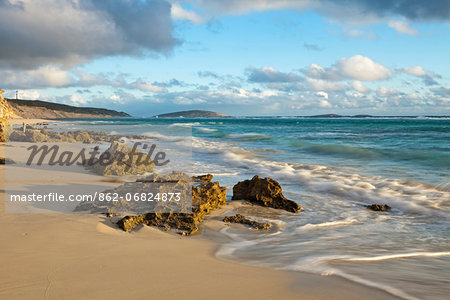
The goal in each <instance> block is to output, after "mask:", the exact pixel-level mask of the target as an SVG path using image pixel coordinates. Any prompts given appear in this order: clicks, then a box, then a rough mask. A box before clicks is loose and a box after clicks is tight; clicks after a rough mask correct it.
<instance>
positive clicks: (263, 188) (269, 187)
mask: <svg viewBox="0 0 450 300" xmlns="http://www.w3.org/2000/svg"><path fill="white" fill-rule="evenodd" d="M232 200H248V201H250V202H252V203H255V204H258V205H262V206H266V207H272V208H277V209H284V210H287V211H289V212H294V213H296V212H299V211H300V210H301V207H300V205H298V204H297V203H296V202H294V201H292V200H288V199H286V197H284V196H283V191H282V188H281V185H280V184H279V183H278V182H277V181H275V180H273V179H272V178H264V179H262V178H260V177H259V176H258V175H255V176H254V177H253V178H252V179H251V180H244V181H241V182H238V183H237V184H236V185H235V186H234V187H233V198H232Z"/></svg>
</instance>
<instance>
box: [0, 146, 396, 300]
mask: <svg viewBox="0 0 450 300" xmlns="http://www.w3.org/2000/svg"><path fill="white" fill-rule="evenodd" d="M15 144H16V145H17V143H15ZM73 145H74V147H81V146H80V145H79V144H73ZM0 148H1V150H0V153H1V154H2V155H3V153H4V150H5V147H4V146H3V145H2V146H1V147H0ZM13 170H14V168H13ZM18 171H19V170H18ZM46 171H47V170H46ZM48 172H52V173H53V176H55V175H57V174H55V173H58V172H59V171H56V172H55V171H48ZM61 173H62V172H61ZM0 174H1V175H0V178H1V179H2V180H1V186H0V189H1V190H2V191H3V192H2V193H1V195H0V201H1V206H2V208H1V209H0V226H1V227H2V230H1V231H0V239H1V240H2V241H5V246H4V247H2V248H1V250H0V255H1V257H3V258H4V261H5V262H4V263H3V268H2V271H0V282H2V284H1V286H0V298H6V299H12V298H14V299H29V298H30V297H35V296H36V295H42V297H43V298H49V299H60V298H68V299H79V298H82V297H86V296H88V297H89V298H90V299H104V298H125V297H129V296H130V295H133V296H135V297H137V298H146V297H148V295H149V294H151V295H152V296H156V297H162V298H175V297H183V298H187V299H199V298H200V299H211V298H219V299H221V298H223V299H229V298H232V297H239V298H243V297H245V298H262V299H273V298H275V297H276V298H283V299H330V298H332V299H360V298H361V295H364V298H366V299H398V298H397V297H395V296H392V295H391V294H389V293H387V292H385V291H383V290H381V289H375V288H371V287H367V286H364V285H361V284H358V283H354V282H352V281H349V280H346V279H344V278H341V277H338V276H326V277H324V276H320V275H314V274H309V273H303V272H295V271H285V270H275V269H270V268H265V267H258V266H251V265H247V264H243V263H240V262H235V261H229V260H223V259H220V258H217V257H216V255H215V253H216V252H217V251H218V249H219V248H220V247H221V244H223V243H225V242H226V241H227V240H226V237H225V236H224V235H222V234H221V233H220V232H219V231H220V230H221V229H222V228H225V226H227V225H225V224H224V223H223V222H222V221H221V217H222V216H223V214H224V213H225V212H226V211H228V210H230V209H232V208H233V207H234V206H237V205H240V204H239V203H237V202H232V203H228V204H227V205H225V206H223V207H222V208H220V209H218V210H214V211H213V212H212V213H211V214H210V215H208V216H207V218H206V220H205V221H204V222H203V223H202V232H201V233H198V234H195V235H193V236H188V237H182V236H178V235H176V234H173V233H168V232H163V231H161V230H159V229H157V228H153V227H149V226H142V225H141V226H140V227H139V228H137V230H135V231H133V232H130V233H127V232H123V231H121V230H120V229H119V228H118V227H117V225H115V224H113V223H112V222H111V221H112V219H110V218H106V217H105V216H102V215H97V214H67V213H66V214H63V213H52V214H49V213H37V214H36V213H6V212H5V205H4V204H5V200H6V199H5V193H4V191H5V179H7V178H6V174H5V167H4V166H0ZM62 176H64V174H62ZM72 176H73V177H71V178H70V180H76V178H78V179H80V180H83V179H85V178H86V176H88V175H87V174H86V173H81V172H80V173H74V174H72ZM89 176H94V175H92V174H90V175H89ZM96 178H97V180H98V182H96V183H98V184H99V185H100V184H101V185H104V184H105V182H104V181H101V178H102V177H101V176H98V177H96ZM92 179H93V180H94V181H95V178H92ZM94 183H95V182H94ZM108 184H111V185H112V184H114V183H108ZM22 188H25V189H27V188H28V189H29V188H30V186H26V183H22ZM19 189H20V188H19ZM236 226H240V225H236ZM249 230H250V229H249ZM99 278H100V279H101V278H103V279H104V280H99ZM367 295H370V296H367Z"/></svg>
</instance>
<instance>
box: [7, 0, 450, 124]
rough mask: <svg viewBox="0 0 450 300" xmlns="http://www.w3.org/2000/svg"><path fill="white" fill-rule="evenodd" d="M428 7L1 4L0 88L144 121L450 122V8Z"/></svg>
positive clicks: (69, 0)
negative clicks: (426, 118) (304, 118)
mask: <svg viewBox="0 0 450 300" xmlns="http://www.w3.org/2000/svg"><path fill="white" fill-rule="evenodd" d="M99 3H100V4H99ZM374 3H375V4H376V5H375V4H374ZM422 3H424V2H423V1H415V0H413V1H406V0H400V1H379V2H373V1H364V0H361V1H358V0H350V1H347V2H346V4H345V6H344V5H343V6H340V5H339V4H334V3H333V2H331V1H329V0H321V1H313V2H311V1H306V0H304V1H302V0H299V1H294V0H284V1H278V0H272V1H268V0H254V1H234V0H232V1H218V0H211V1H200V0H197V1H169V2H167V1H163V0H155V1H126V0H118V1H100V2H98V1H91V0H60V1H56V0H42V1H38V2H36V1H28V0H27V1H12V0H10V1H6V0H3V1H0V28H1V29H0V39H1V40H2V45H0V88H2V89H4V90H6V96H7V97H14V95H15V91H16V90H19V97H20V98H23V99H41V100H46V101H53V102H59V103H66V104H71V105H76V106H94V107H106V108H111V109H116V110H120V111H125V112H128V113H130V114H132V115H135V116H152V115H155V114H159V113H165V112H171V111H178V110H187V109H205V110H214V111H218V112H223V113H227V114H230V115H314V114H322V113H338V114H373V115H448V114H449V110H450V59H449V53H450V27H449V24H450V23H449V19H450V16H449V14H450V12H449V10H450V8H449V7H450V4H449V3H448V1H438V0H433V1H430V2H427V3H426V4H422ZM13 20H14V22H13Z"/></svg>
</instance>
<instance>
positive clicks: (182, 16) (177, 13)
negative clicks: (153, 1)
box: [170, 2, 204, 24]
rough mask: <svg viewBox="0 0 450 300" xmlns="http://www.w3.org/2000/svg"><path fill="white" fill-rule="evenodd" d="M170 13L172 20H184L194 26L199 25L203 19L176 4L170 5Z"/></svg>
mask: <svg viewBox="0 0 450 300" xmlns="http://www.w3.org/2000/svg"><path fill="white" fill-rule="evenodd" d="M170 13H171V15H172V18H174V19H178V20H186V21H189V22H192V23H194V24H201V23H203V21H204V20H203V18H202V17H200V16H199V15H198V14H196V13H195V12H194V11H192V10H185V9H184V8H183V7H181V5H180V4H179V3H177V2H175V3H172V7H171V9H170Z"/></svg>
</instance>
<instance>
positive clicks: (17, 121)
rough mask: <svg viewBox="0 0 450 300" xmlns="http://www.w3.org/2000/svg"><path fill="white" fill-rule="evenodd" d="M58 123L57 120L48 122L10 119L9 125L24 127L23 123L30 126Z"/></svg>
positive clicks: (43, 120) (44, 120)
mask: <svg viewBox="0 0 450 300" xmlns="http://www.w3.org/2000/svg"><path fill="white" fill-rule="evenodd" d="M54 122H58V121H56V120H46V119H9V120H8V123H9V124H11V125H13V126H16V125H22V124H23V123H26V124H28V125H36V124H47V123H54Z"/></svg>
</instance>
